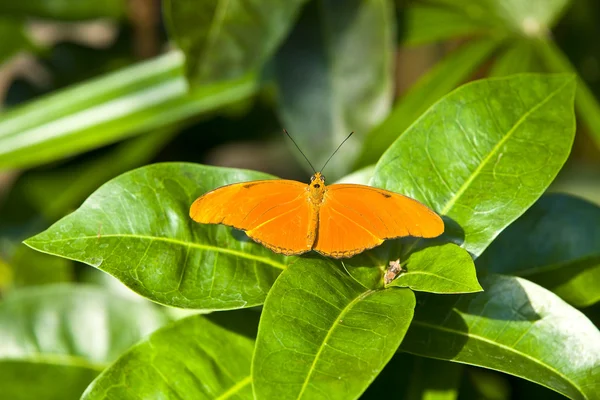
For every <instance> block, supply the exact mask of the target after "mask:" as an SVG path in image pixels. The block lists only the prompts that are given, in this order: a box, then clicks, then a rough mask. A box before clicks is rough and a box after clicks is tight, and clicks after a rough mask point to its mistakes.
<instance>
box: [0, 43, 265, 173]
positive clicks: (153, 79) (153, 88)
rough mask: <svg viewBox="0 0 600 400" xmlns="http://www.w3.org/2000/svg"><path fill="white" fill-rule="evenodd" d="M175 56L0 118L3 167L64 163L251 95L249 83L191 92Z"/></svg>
mask: <svg viewBox="0 0 600 400" xmlns="http://www.w3.org/2000/svg"><path fill="white" fill-rule="evenodd" d="M182 70H183V58H182V55H181V53H177V52H173V53H170V54H167V55H164V56H161V57H158V58H155V59H152V60H150V61H146V62H143V63H140V64H137V65H134V66H132V67H128V68H124V69H122V70H120V71H118V72H115V73H111V74H108V75H106V76H102V77H100V78H97V79H95V80H92V81H90V82H86V83H83V84H80V85H78V86H76V87H73V88H70V89H66V90H64V91H62V92H59V93H56V94H52V95H49V96H46V97H45V98H42V99H40V100H36V101H33V102H30V103H28V104H26V105H24V106H22V107H19V108H16V109H13V110H11V111H9V112H6V113H4V114H0V115H1V118H0V169H1V168H17V167H29V166H35V165H40V164H43V163H47V162H50V161H54V160H57V159H61V158H64V157H67V156H70V155H73V154H77V153H80V152H83V151H87V150H90V149H93V148H97V147H99V146H103V145H106V144H108V143H113V142H115V141H118V140H122V139H124V138H127V137H130V136H132V135H136V134H140V133H146V132H149V131H152V130H154V129H157V128H162V127H165V126H169V125H170V124H173V123H175V122H179V121H182V120H185V119H187V118H190V117H192V116H197V115H201V114H203V113H208V112H212V111H214V110H216V109H218V108H220V107H223V106H225V105H229V104H233V103H235V102H238V101H240V100H243V99H246V98H248V97H249V96H251V95H252V94H253V93H254V92H255V90H256V82H255V81H254V80H253V79H245V80H240V81H235V82H229V83H223V84H215V85H210V86H203V87H199V88H197V89H196V90H193V91H191V92H189V93H188V91H187V84H186V81H185V79H184V77H183V71H182Z"/></svg>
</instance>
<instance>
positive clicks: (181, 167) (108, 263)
mask: <svg viewBox="0 0 600 400" xmlns="http://www.w3.org/2000/svg"><path fill="white" fill-rule="evenodd" d="M269 178H270V176H269V175H265V174H261V173H258V172H251V171H243V170H235V169H225V168H218V167H206V166H202V165H195V164H185V163H169V164H156V165H152V166H148V167H145V168H140V169H137V170H134V171H132V172H129V173H126V174H124V175H121V176H119V177H117V178H115V179H113V180H112V181H110V182H108V183H107V184H105V185H104V186H102V187H101V188H100V189H98V190H97V191H96V192H95V193H94V194H92V195H91V196H90V197H89V198H88V199H87V200H86V201H85V202H84V203H83V205H82V206H81V207H80V208H79V209H78V210H77V211H76V212H74V213H73V214H70V215H69V216H67V217H65V218H63V219H62V220H60V221H59V222H57V223H56V224H54V225H53V226H51V227H50V228H49V229H48V230H47V231H45V232H43V233H41V234H39V235H37V236H35V237H33V238H30V239H28V240H27V241H26V244H27V245H29V246H31V247H33V248H35V249H36V250H40V251H43V252H45V253H50V254H55V255H59V256H61V257H65V258H70V259H74V260H77V261H81V262H84V263H86V264H89V265H92V266H94V267H96V268H98V269H101V270H103V271H105V272H108V273H109V274H111V275H113V276H115V277H116V278H118V279H119V280H121V281H122V282H123V283H124V284H125V285H126V286H128V287H129V288H131V289H132V290H133V291H135V292H137V293H139V294H141V295H142V296H145V297H147V298H149V299H151V300H153V301H156V302H158V303H162V304H166V305H171V306H177V307H182V308H200V309H230V308H240V307H251V306H254V305H258V304H262V302H263V301H264V298H265V296H266V293H267V292H268V290H269V288H270V287H271V285H272V283H273V282H274V280H275V278H276V277H277V275H278V274H279V273H280V272H281V270H282V269H283V268H284V257H282V256H280V255H277V254H275V253H273V252H271V251H270V250H268V249H266V248H264V247H262V246H261V245H259V244H257V243H254V242H253V241H251V240H250V239H248V238H247V236H246V235H245V234H244V233H243V232H240V231H237V230H233V229H231V228H228V227H225V226H222V225H201V224H198V223H196V222H194V221H192V219H191V218H190V217H189V215H188V214H189V207H190V205H191V204H192V202H193V201H194V200H195V199H196V197H198V196H200V195H201V194H203V193H205V192H207V191H209V190H212V189H214V188H216V187H218V186H222V185H225V184H228V183H234V182H241V181H248V180H255V179H269Z"/></svg>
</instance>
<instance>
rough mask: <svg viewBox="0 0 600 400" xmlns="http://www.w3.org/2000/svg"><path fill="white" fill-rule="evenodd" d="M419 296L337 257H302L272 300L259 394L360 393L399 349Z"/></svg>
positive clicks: (259, 364)
mask: <svg viewBox="0 0 600 400" xmlns="http://www.w3.org/2000/svg"><path fill="white" fill-rule="evenodd" d="M414 302H415V299H414V294H413V293H412V292H411V291H410V290H408V289H397V288H391V289H385V290H368V289H365V288H364V287H363V286H361V285H359V284H358V283H357V282H356V281H354V280H353V279H352V278H351V277H349V276H348V275H347V274H346V273H344V272H343V270H340V269H339V266H337V265H336V264H335V263H334V262H332V261H328V260H324V259H320V258H314V259H309V258H306V257H302V258H299V259H297V260H296V262H294V263H292V264H291V265H290V266H289V268H288V269H287V270H286V271H284V272H283V273H282V274H281V275H280V277H279V279H277V281H276V282H275V285H273V288H272V289H271V291H270V292H269V296H268V297H267V300H266V302H265V306H264V310H263V314H262V317H261V321H260V325H259V331H258V338H257V342H256V350H255V354H254V359H253V361H252V377H253V381H254V393H255V395H256V398H257V399H259V400H260V399H274V398H277V399H282V400H283V399H314V398H317V397H318V398H329V399H354V398H357V397H358V396H359V395H360V394H361V393H362V392H363V391H364V390H365V389H366V388H367V386H368V385H369V384H370V383H371V381H372V380H373V379H374V378H375V377H376V376H377V374H378V373H379V372H380V371H381V370H382V369H383V367H384V366H385V364H386V363H387V362H388V361H389V359H390V358H391V357H392V356H393V354H394V352H395V351H396V349H397V347H398V345H399V344H400V342H401V340H402V338H403V337H404V334H405V332H406V329H408V325H409V324H410V320H411V318H412V314H413V308H414V305H415V303H414Z"/></svg>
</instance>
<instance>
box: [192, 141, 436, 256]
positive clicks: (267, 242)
mask: <svg viewBox="0 0 600 400" xmlns="http://www.w3.org/2000/svg"><path fill="white" fill-rule="evenodd" d="M286 133H287V132H286ZM288 135H289V134H288ZM349 137H350V136H348V138H349ZM290 138H291V137H290ZM348 138H346V140H347V139H348ZM292 140H293V139H292ZM344 142H345V140H344ZM342 144H343V142H342ZM340 147H341V145H340ZM338 149H339V147H338ZM336 151H337V150H336ZM334 154H335V152H334ZM332 156H333V154H332ZM330 158H331V157H330ZM307 161H308V160H307ZM309 164H310V162H309ZM325 164H327V163H325ZM190 217H191V218H192V219H193V220H194V221H196V222H200V223H203V224H224V225H228V226H233V227H234V228H237V229H242V230H244V231H246V234H247V235H248V236H249V237H251V238H252V239H253V240H254V241H256V242H258V243H261V244H262V245H264V246H265V247H267V248H269V249H271V250H273V251H274V252H276V253H283V254H286V255H292V254H302V253H306V252H308V251H310V250H316V251H318V252H319V253H321V254H323V255H325V256H328V257H334V258H342V257H351V256H353V255H355V254H358V253H360V252H362V251H364V250H367V249H371V248H373V247H375V246H379V245H380V244H381V243H383V241H384V240H385V239H392V238H397V237H402V236H417V237H424V238H431V237H436V236H439V235H441V234H442V233H443V232H444V223H443V221H442V219H441V218H440V217H439V216H438V215H437V214H436V213H435V212H433V211H432V210H430V209H429V208H427V207H426V206H424V205H423V204H421V203H419V202H418V201H416V200H413V199H411V198H410V197H406V196H403V195H401V194H397V193H394V192H390V191H387V190H383V189H377V188H374V187H371V186H365V185H356V184H334V185H329V186H326V185H325V177H324V176H323V175H322V174H321V173H320V172H316V173H315V174H314V175H313V176H312V177H311V178H310V183H309V184H308V185H306V184H304V183H301V182H298V181H291V180H283V179H276V180H264V181H252V182H243V183H235V184H232V185H227V186H222V187H220V188H217V189H215V190H212V191H210V192H208V193H206V194H205V195H203V196H201V197H199V198H198V199H196V201H194V203H193V204H192V206H191V208H190Z"/></svg>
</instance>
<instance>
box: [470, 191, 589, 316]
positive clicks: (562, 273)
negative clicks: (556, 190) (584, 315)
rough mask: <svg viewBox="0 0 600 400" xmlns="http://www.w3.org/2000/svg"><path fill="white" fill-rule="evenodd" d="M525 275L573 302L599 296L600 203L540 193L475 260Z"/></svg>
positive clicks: (581, 302)
mask: <svg viewBox="0 0 600 400" xmlns="http://www.w3.org/2000/svg"><path fill="white" fill-rule="evenodd" d="M477 265H478V266H480V267H482V268H485V269H489V270H490V271H494V272H498V273H503V274H511V275H518V276H522V277H525V278H527V279H529V280H532V281H534V282H536V283H538V284H540V285H542V286H544V287H545V288H547V289H550V290H552V291H553V292H554V293H556V294H558V295H559V296H560V297H562V298H563V299H565V300H566V301H568V302H569V303H571V304H574V305H576V306H579V307H585V306H589V305H591V304H593V303H595V302H597V301H598V300H600V207H598V206H596V205H594V204H592V203H588V202H587V201H584V200H580V199H578V198H575V197H570V196H567V195H561V194H549V195H545V196H543V197H542V198H541V199H540V200H539V201H538V202H537V203H535V204H534V205H533V206H532V207H531V208H530V209H529V210H527V212H526V213H525V214H523V215H522V216H521V218H519V219H518V220H516V221H515V222H514V223H513V224H511V225H510V226H509V227H508V228H507V229H506V230H504V231H503V232H502V233H501V234H500V236H498V237H497V238H496V240H494V242H492V244H491V245H490V247H489V248H488V249H487V250H486V251H485V252H484V253H483V254H482V255H481V257H480V258H479V259H478V260H477Z"/></svg>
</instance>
